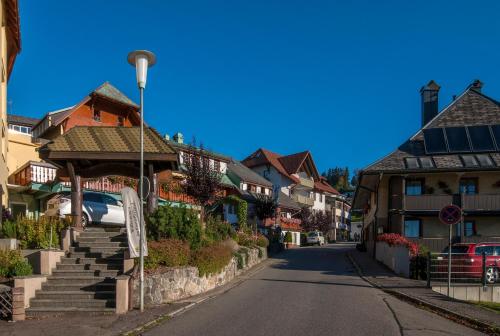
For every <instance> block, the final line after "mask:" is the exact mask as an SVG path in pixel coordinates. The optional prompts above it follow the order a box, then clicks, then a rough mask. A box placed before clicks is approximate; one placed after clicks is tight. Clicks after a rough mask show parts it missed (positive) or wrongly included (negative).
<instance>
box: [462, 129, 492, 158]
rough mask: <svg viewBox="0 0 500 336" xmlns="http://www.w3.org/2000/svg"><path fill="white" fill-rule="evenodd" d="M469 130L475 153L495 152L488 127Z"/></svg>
mask: <svg viewBox="0 0 500 336" xmlns="http://www.w3.org/2000/svg"><path fill="white" fill-rule="evenodd" d="M467 129H468V130H469V136H470V141H471V143H472V149H473V150H474V151H475V152H483V151H491V150H495V146H494V145H493V139H492V138H491V134H490V130H489V128H488V126H469V127H467Z"/></svg>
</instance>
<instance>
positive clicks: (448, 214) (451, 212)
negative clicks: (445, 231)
mask: <svg viewBox="0 0 500 336" xmlns="http://www.w3.org/2000/svg"><path fill="white" fill-rule="evenodd" d="M461 219H462V209H460V208H459V207H458V206H456V205H454V204H450V205H447V206H445V207H443V208H442V209H441V211H439V220H440V221H441V223H443V224H448V225H455V224H457V223H458V222H460V220H461Z"/></svg>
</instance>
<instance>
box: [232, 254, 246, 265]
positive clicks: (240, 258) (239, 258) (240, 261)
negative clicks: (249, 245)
mask: <svg viewBox="0 0 500 336" xmlns="http://www.w3.org/2000/svg"><path fill="white" fill-rule="evenodd" d="M234 256H235V257H236V267H237V268H238V269H242V268H243V266H244V265H245V261H244V260H243V255H242V254H241V253H240V251H238V252H235V253H234Z"/></svg>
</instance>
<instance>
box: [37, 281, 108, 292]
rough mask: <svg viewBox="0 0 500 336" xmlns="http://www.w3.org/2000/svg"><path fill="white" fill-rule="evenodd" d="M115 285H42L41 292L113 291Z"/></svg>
mask: <svg viewBox="0 0 500 336" xmlns="http://www.w3.org/2000/svg"><path fill="white" fill-rule="evenodd" d="M115 289H116V283H114V282H99V283H95V284H75V283H69V284H65V283H55V284H54V283H44V284H42V291H44V292H74V291H82V290H83V291H89V292H91V291H97V292H100V291H114V290H115Z"/></svg>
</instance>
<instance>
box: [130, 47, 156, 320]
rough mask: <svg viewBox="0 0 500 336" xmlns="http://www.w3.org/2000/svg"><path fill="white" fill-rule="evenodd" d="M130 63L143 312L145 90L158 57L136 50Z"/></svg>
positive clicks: (142, 309) (132, 53)
mask: <svg viewBox="0 0 500 336" xmlns="http://www.w3.org/2000/svg"><path fill="white" fill-rule="evenodd" d="M128 62H129V63H130V64H131V65H132V66H134V67H135V70H136V75H137V85H138V86H139V93H140V97H141V98H140V101H141V104H140V106H141V107H140V114H141V135H140V138H141V139H140V142H141V159H140V176H139V198H140V203H141V204H140V214H139V225H140V228H141V230H140V233H139V234H140V237H139V245H140V253H139V260H140V261H139V265H140V270H141V277H140V287H141V300H140V307H141V312H142V311H144V229H145V228H144V89H145V88H146V78H147V76H148V68H149V67H151V66H153V65H154V64H155V63H156V56H155V55H154V54H153V53H152V52H150V51H147V50H135V51H132V52H131V53H129V54H128Z"/></svg>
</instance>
